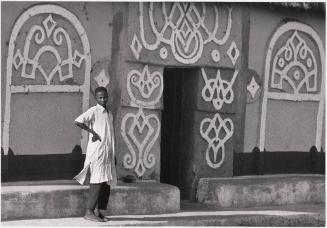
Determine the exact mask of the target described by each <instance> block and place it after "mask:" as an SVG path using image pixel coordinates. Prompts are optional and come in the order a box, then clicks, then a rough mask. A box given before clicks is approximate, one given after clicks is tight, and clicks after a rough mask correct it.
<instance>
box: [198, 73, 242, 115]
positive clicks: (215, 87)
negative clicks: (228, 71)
mask: <svg viewBox="0 0 327 228" xmlns="http://www.w3.org/2000/svg"><path fill="white" fill-rule="evenodd" d="M201 72H202V77H203V80H204V82H205V86H204V87H203V89H202V92H201V95H202V98H203V100H205V101H206V102H212V105H213V106H214V108H215V109H216V110H220V109H221V108H222V107H223V105H224V103H226V104H231V103H232V102H233V100H234V92H233V89H232V86H233V84H234V81H235V79H236V77H237V75H238V70H235V71H234V73H233V77H232V79H231V80H230V81H226V80H223V79H222V78H221V76H220V70H219V69H218V70H217V75H216V78H213V79H208V77H207V75H206V72H205V70H204V69H203V68H201ZM215 95H216V96H215ZM214 96H215V97H214Z"/></svg>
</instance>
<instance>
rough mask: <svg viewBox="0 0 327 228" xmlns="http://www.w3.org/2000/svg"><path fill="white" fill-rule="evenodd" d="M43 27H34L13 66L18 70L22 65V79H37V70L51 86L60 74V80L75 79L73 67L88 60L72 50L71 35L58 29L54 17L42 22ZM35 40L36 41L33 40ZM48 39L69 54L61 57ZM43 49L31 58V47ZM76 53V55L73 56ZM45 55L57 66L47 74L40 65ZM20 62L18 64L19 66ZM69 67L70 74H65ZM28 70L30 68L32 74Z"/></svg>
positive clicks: (17, 54)
mask: <svg viewBox="0 0 327 228" xmlns="http://www.w3.org/2000/svg"><path fill="white" fill-rule="evenodd" d="M42 24H43V27H42V26H39V25H33V26H32V28H31V29H30V31H29V32H28V34H27V37H26V40H25V45H24V50H23V54H21V52H20V50H19V49H17V51H16V54H15V56H14V62H13V65H14V67H15V69H16V70H17V69H18V68H19V67H20V66H21V65H22V72H21V77H24V78H30V79H35V74H36V70H38V71H39V72H40V73H41V75H42V76H43V77H44V79H45V80H46V83H47V84H48V85H50V83H51V80H52V78H53V77H54V75H55V74H57V73H58V75H59V80H60V81H64V80H66V79H68V78H72V77H73V66H76V67H78V68H79V67H80V66H81V64H82V61H83V60H84V59H85V58H86V56H85V55H83V54H81V53H79V52H78V51H77V50H74V51H73V49H72V43H71V39H70V36H69V34H68V33H67V31H66V30H64V29H63V28H62V27H58V26H57V23H56V22H55V21H54V20H53V18H52V15H51V14H49V15H48V17H47V18H46V19H45V20H43V22H42ZM33 38H34V40H33ZM47 39H52V41H53V42H54V44H55V45H56V46H63V45H65V46H66V47H67V53H65V55H64V56H67V57H66V58H64V57H63V55H60V54H59V52H58V50H57V49H56V46H51V45H46V44H45V42H46V40H47ZM34 41H35V43H36V44H38V45H40V46H41V47H40V48H39V49H38V51H37V52H36V54H35V55H34V57H32V58H30V57H29V56H30V50H31V49H30V46H31V43H32V42H34ZM73 52H74V54H73ZM45 53H49V54H50V53H51V54H52V55H53V56H54V57H55V58H56V62H55V66H54V67H53V68H52V70H51V71H50V73H47V72H46V69H44V67H43V66H42V64H40V62H41V61H40V60H41V59H42V56H44V54H45ZM17 62H18V64H17ZM65 67H67V69H68V72H67V73H66V74H64V73H63V72H64V71H63V70H62V69H63V68H65ZM27 68H30V69H31V70H29V71H30V73H29V72H28V70H27Z"/></svg>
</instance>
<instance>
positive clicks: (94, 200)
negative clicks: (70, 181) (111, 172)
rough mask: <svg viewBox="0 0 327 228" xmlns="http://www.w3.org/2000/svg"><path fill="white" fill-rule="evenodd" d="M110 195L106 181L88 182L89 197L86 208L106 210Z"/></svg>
mask: <svg viewBox="0 0 327 228" xmlns="http://www.w3.org/2000/svg"><path fill="white" fill-rule="evenodd" d="M109 196H110V186H109V185H107V183H106V182H103V183H100V184H90V190H89V198H88V200H87V204H86V208H87V209H91V210H94V209H95V208H96V207H97V208H98V209H100V210H106V209H107V205H108V201H109Z"/></svg>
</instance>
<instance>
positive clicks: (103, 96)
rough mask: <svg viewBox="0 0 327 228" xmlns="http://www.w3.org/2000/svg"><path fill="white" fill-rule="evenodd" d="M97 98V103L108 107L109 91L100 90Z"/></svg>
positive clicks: (96, 95)
mask: <svg viewBox="0 0 327 228" xmlns="http://www.w3.org/2000/svg"><path fill="white" fill-rule="evenodd" d="M95 100H96V101H97V103H98V104H99V105H101V106H103V107H106V104H107V102H108V94H107V92H104V91H100V92H97V93H96V94H95Z"/></svg>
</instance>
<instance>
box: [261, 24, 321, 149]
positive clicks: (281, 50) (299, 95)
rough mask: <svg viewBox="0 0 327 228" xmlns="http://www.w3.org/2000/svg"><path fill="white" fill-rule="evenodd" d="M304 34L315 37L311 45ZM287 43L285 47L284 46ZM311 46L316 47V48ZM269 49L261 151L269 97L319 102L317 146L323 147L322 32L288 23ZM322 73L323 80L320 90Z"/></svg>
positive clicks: (274, 38)
mask: <svg viewBox="0 0 327 228" xmlns="http://www.w3.org/2000/svg"><path fill="white" fill-rule="evenodd" d="M285 34H290V37H289V38H288V39H287V40H286V41H284V42H283V43H281V42H280V40H281V39H280V38H281V37H282V36H285ZM304 35H305V36H306V37H308V39H310V40H311V43H312V44H311V45H310V46H309V45H308V44H307V43H306V41H305V40H304ZM283 39H284V38H283ZM284 43H285V44H284ZM283 44H284V46H281V45H283ZM277 45H278V46H277ZM280 46H281V47H280ZM311 48H315V50H314V51H312V50H311ZM275 49H276V50H275ZM267 50H268V51H267V56H266V61H265V80H264V88H263V98H262V106H261V119H260V135H259V149H260V151H263V150H264V148H265V139H266V134H265V132H266V117H267V105H268V100H269V99H273V100H289V101H309V102H317V103H318V104H319V106H318V112H317V117H316V138H315V146H316V147H317V148H320V147H321V138H322V126H323V113H324V101H325V64H324V63H325V51H324V46H323V43H322V41H321V39H320V37H319V35H318V34H317V33H316V32H315V31H314V30H313V29H312V28H311V27H310V26H308V25H306V24H303V23H300V22H287V23H285V24H283V25H282V26H280V27H279V28H278V29H277V30H276V32H275V33H274V34H273V36H272V38H271V40H270V42H269V46H268V49H267ZM317 59H319V61H317ZM318 62H319V63H320V64H318ZM319 76H320V79H321V80H320V81H321V83H320V88H319V89H318V77H319ZM310 80H311V84H310ZM269 82H270V83H269ZM286 86H287V88H286ZM270 89H279V91H278V92H275V91H270ZM299 105H301V103H299Z"/></svg>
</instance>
